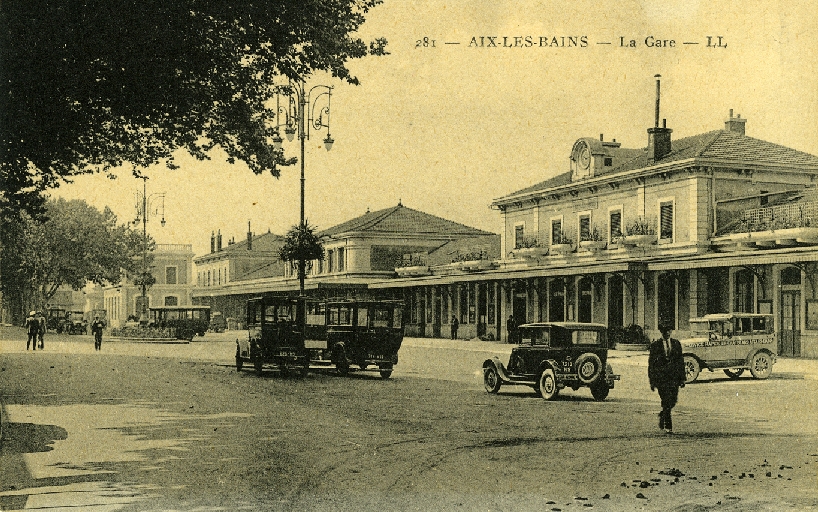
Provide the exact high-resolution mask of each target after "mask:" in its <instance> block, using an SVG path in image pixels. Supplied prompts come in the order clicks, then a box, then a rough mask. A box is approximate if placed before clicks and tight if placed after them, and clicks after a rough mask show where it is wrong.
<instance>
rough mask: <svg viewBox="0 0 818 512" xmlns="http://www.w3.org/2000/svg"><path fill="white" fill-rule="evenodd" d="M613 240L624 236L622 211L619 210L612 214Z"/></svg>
mask: <svg viewBox="0 0 818 512" xmlns="http://www.w3.org/2000/svg"><path fill="white" fill-rule="evenodd" d="M610 224H611V238H612V239H614V238H618V237H620V236H622V211H621V210H617V211H615V212H611V220H610Z"/></svg>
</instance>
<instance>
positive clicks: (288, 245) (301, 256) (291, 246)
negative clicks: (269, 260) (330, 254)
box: [279, 219, 324, 289]
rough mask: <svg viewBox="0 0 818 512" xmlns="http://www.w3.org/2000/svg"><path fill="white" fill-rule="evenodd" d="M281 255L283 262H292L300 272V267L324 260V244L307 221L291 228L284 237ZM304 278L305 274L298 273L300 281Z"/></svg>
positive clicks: (280, 250)
mask: <svg viewBox="0 0 818 512" xmlns="http://www.w3.org/2000/svg"><path fill="white" fill-rule="evenodd" d="M279 255H280V257H281V260H282V261H288V262H290V264H292V265H294V267H295V269H296V270H299V268H298V265H304V264H306V263H305V262H307V261H312V260H323V259H324V244H323V242H322V241H321V238H320V237H319V236H318V235H316V234H315V228H314V227H313V226H310V223H309V222H308V221H307V220H306V219H305V220H304V223H303V224H299V225H296V226H293V227H291V228H290V230H289V231H287V234H286V235H284V245H282V246H281V248H280V249H279ZM303 276H304V272H298V277H299V279H301V278H303ZM302 285H303V283H302ZM303 288H304V287H303V286H301V289H303Z"/></svg>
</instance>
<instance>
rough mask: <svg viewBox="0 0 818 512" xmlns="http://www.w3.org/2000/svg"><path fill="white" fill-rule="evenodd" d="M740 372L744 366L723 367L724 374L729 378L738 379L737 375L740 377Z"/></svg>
mask: <svg viewBox="0 0 818 512" xmlns="http://www.w3.org/2000/svg"><path fill="white" fill-rule="evenodd" d="M742 373H744V368H735V369H731V368H725V369H724V374H725V375H727V376H728V377H730V378H731V379H738V378H739V377H741V374H742Z"/></svg>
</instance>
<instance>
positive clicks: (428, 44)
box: [415, 37, 436, 48]
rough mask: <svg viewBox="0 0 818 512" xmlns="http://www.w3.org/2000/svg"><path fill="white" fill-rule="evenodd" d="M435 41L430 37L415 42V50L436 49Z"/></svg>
mask: <svg viewBox="0 0 818 512" xmlns="http://www.w3.org/2000/svg"><path fill="white" fill-rule="evenodd" d="M435 47H436V46H435V40H434V39H432V38H429V37H424V38H423V39H418V40H417V41H415V48H435Z"/></svg>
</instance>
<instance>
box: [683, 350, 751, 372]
mask: <svg viewBox="0 0 818 512" xmlns="http://www.w3.org/2000/svg"><path fill="white" fill-rule="evenodd" d="M754 354H755V352H753V355H754ZM753 355H750V357H748V358H747V364H748V365H749V364H750V359H752V357H753ZM685 357H692V358H693V359H695V360H696V362H698V363H699V367H701V368H702V369H705V368H707V369H711V370H712V368H711V367H710V365H709V364H707V361H705V360H704V359H702V358H701V357H699V356H697V355H696V354H691V353H690V352H684V353H682V358H685Z"/></svg>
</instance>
